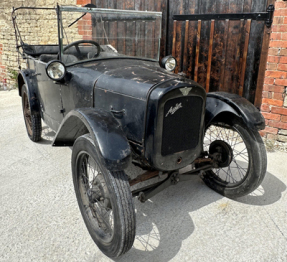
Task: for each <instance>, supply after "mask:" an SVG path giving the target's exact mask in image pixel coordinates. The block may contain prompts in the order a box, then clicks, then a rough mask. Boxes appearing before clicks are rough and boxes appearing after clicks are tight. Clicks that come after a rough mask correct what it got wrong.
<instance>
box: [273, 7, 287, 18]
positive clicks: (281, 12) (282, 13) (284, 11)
mask: <svg viewBox="0 0 287 262" xmlns="http://www.w3.org/2000/svg"><path fill="white" fill-rule="evenodd" d="M276 16H287V9H285V8H284V9H283V8H282V9H277V10H275V12H274V17H276Z"/></svg>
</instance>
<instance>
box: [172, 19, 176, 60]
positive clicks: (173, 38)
mask: <svg viewBox="0 0 287 262" xmlns="http://www.w3.org/2000/svg"><path fill="white" fill-rule="evenodd" d="M176 23H177V21H176V20H175V21H174V22H173V33H172V56H173V57H175V49H176V47H175V41H176Z"/></svg>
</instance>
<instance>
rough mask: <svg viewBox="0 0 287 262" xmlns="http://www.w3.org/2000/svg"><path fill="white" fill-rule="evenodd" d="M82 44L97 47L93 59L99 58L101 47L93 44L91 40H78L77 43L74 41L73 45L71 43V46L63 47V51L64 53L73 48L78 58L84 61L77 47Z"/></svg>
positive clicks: (95, 43)
mask: <svg viewBox="0 0 287 262" xmlns="http://www.w3.org/2000/svg"><path fill="white" fill-rule="evenodd" d="M83 43H89V44H92V45H94V46H96V47H97V53H96V54H95V55H94V56H93V57H97V56H99V54H100V52H101V47H100V45H99V44H98V43H97V42H95V41H93V40H79V41H75V42H73V43H71V44H68V45H66V46H65V47H64V49H63V51H64V52H65V51H66V50H67V49H69V48H71V47H73V46H75V48H76V51H77V53H78V56H79V58H80V59H84V57H83V55H82V53H81V50H80V48H79V45H80V44H83Z"/></svg>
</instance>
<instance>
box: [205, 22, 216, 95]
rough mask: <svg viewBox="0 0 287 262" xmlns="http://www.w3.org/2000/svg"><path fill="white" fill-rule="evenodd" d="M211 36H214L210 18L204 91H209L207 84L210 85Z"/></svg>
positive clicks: (212, 23)
mask: <svg viewBox="0 0 287 262" xmlns="http://www.w3.org/2000/svg"><path fill="white" fill-rule="evenodd" d="M213 36H214V20H211V26H210V37H209V51H208V65H207V76H206V88H205V90H206V92H209V85H210V73H211V60H212V47H213Z"/></svg>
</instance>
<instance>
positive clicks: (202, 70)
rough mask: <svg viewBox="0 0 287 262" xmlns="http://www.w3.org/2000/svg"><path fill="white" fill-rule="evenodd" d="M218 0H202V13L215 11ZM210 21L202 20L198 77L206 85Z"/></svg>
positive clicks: (200, 82)
mask: <svg viewBox="0 0 287 262" xmlns="http://www.w3.org/2000/svg"><path fill="white" fill-rule="evenodd" d="M215 7H216V1H214V0H202V1H201V6H200V9H199V11H200V13H203V14H210V13H213V12H214V9H215ZM209 36H210V21H202V24H201V38H200V49H199V63H198V78H197V81H198V83H199V84H201V85H202V86H206V76H207V68H208V51H209Z"/></svg>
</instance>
